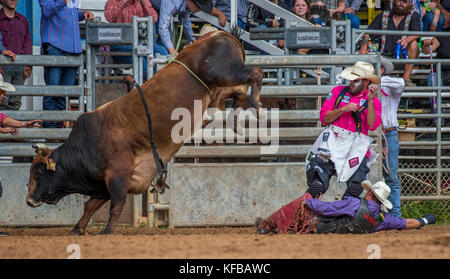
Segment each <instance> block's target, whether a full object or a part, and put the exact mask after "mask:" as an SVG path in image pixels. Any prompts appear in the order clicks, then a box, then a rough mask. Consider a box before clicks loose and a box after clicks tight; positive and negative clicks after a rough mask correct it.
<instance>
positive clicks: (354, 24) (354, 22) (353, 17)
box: [341, 12, 361, 29]
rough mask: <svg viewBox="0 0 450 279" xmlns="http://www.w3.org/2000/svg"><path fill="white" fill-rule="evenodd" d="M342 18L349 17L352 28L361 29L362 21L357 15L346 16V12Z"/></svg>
mask: <svg viewBox="0 0 450 279" xmlns="http://www.w3.org/2000/svg"><path fill="white" fill-rule="evenodd" d="M341 16H342V18H345V16H347V19H348V20H350V21H351V23H352V28H357V29H358V28H359V24H360V22H361V20H360V19H359V17H358V16H357V15H355V14H345V13H344V12H342V14H341Z"/></svg>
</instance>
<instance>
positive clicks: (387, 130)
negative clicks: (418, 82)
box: [381, 57, 405, 217]
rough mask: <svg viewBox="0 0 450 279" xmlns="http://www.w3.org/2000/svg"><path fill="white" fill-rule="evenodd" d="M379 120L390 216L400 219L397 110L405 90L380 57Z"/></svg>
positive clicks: (389, 65)
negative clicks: (383, 149) (389, 189)
mask: <svg viewBox="0 0 450 279" xmlns="http://www.w3.org/2000/svg"><path fill="white" fill-rule="evenodd" d="M381 65H382V66H381V75H382V77H381V90H382V91H381V106H382V109H381V119H382V121H383V132H384V134H385V136H386V142H387V144H386V145H387V149H388V152H387V158H384V159H383V164H384V166H385V169H386V170H387V171H388V172H386V170H383V175H384V179H385V181H386V184H387V185H389V187H390V188H391V194H390V195H389V198H388V200H389V201H390V202H391V203H392V205H393V207H392V209H391V210H390V212H389V213H390V214H391V215H392V216H394V217H400V216H401V213H400V194H401V191H400V180H399V179H398V156H399V151H400V146H399V143H398V131H397V128H398V121H397V109H398V104H399V103H400V98H401V97H402V94H403V90H404V88H405V80H404V79H403V78H394V77H390V76H388V75H389V74H391V73H392V71H393V69H394V66H393V65H392V63H391V62H390V61H389V60H388V59H386V58H384V57H381Z"/></svg>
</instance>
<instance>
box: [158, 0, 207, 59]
mask: <svg viewBox="0 0 450 279" xmlns="http://www.w3.org/2000/svg"><path fill="white" fill-rule="evenodd" d="M150 2H151V4H152V7H153V8H154V9H155V10H156V11H157V12H158V16H159V18H158V22H157V23H156V25H157V28H156V30H157V32H156V33H157V34H158V35H159V36H160V38H159V39H160V40H161V41H162V43H163V45H164V46H165V47H166V48H167V50H168V51H169V54H170V55H172V56H176V51H175V47H174V44H173V42H172V38H171V37H172V36H171V32H170V24H171V21H172V18H173V17H174V16H175V15H178V16H179V19H180V21H181V22H183V29H184V30H183V31H184V35H185V36H186V39H187V40H188V41H189V42H193V41H195V38H194V36H193V34H194V32H193V31H192V24H191V13H196V12H198V11H203V12H206V13H211V12H212V11H213V6H212V3H211V1H210V0H150Z"/></svg>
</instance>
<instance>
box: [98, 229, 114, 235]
mask: <svg viewBox="0 0 450 279" xmlns="http://www.w3.org/2000/svg"><path fill="white" fill-rule="evenodd" d="M108 234H112V232H111V230H110V229H104V230H103V231H101V232H100V233H99V235H108Z"/></svg>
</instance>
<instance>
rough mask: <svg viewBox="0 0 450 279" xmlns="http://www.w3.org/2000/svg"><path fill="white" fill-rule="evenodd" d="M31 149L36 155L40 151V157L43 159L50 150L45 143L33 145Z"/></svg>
mask: <svg viewBox="0 0 450 279" xmlns="http://www.w3.org/2000/svg"><path fill="white" fill-rule="evenodd" d="M31 147H33V148H34V149H35V150H36V153H37V152H38V151H39V150H40V151H41V154H42V156H44V157H45V156H47V154H48V153H49V151H50V149H49V148H48V146H47V145H46V144H45V143H35V144H33V145H32V146H31Z"/></svg>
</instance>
